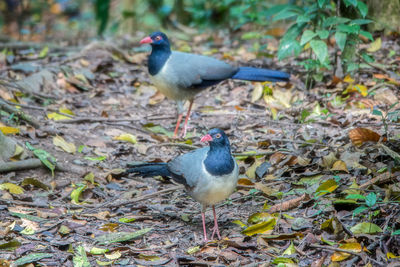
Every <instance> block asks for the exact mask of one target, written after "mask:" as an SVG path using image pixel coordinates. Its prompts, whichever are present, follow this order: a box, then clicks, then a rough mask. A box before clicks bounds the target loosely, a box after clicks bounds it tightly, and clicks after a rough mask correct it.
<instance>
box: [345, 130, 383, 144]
mask: <svg viewBox="0 0 400 267" xmlns="http://www.w3.org/2000/svg"><path fill="white" fill-rule="evenodd" d="M349 137H350V140H351V142H353V144H354V145H355V146H361V145H362V144H363V143H365V142H368V141H373V142H378V141H379V139H380V138H381V136H380V135H379V134H377V133H376V132H374V131H372V130H370V129H367V128H355V129H352V130H350V131H349Z"/></svg>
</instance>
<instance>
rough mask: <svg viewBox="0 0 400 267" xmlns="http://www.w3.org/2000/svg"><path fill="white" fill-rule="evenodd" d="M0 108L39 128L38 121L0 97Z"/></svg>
mask: <svg viewBox="0 0 400 267" xmlns="http://www.w3.org/2000/svg"><path fill="white" fill-rule="evenodd" d="M0 108H1V109H3V110H5V111H7V112H9V113H13V114H15V115H16V116H18V117H19V118H20V119H21V120H24V121H26V122H27V123H29V124H31V125H32V126H33V127H35V128H40V123H39V122H38V121H37V120H36V119H34V118H32V117H31V116H29V115H28V114H25V113H24V112H22V111H21V110H18V109H16V108H14V107H12V106H10V105H8V104H7V103H6V102H4V101H3V100H2V99H0Z"/></svg>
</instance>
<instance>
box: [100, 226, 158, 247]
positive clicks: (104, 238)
mask: <svg viewBox="0 0 400 267" xmlns="http://www.w3.org/2000/svg"><path fill="white" fill-rule="evenodd" d="M151 230H152V229H151V228H145V229H142V230H139V231H136V232H118V233H110V234H106V235H101V236H98V237H96V238H95V240H96V241H97V242H99V244H100V245H108V244H111V243H116V242H125V241H129V240H131V239H134V238H138V237H140V236H142V235H144V234H146V233H148V232H150V231H151Z"/></svg>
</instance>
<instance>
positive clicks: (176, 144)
mask: <svg viewBox="0 0 400 267" xmlns="http://www.w3.org/2000/svg"><path fill="white" fill-rule="evenodd" d="M162 146H177V147H182V148H187V149H197V148H199V147H197V146H192V145H189V144H184V143H162V144H157V145H152V146H149V147H148V148H147V149H150V148H154V147H162Z"/></svg>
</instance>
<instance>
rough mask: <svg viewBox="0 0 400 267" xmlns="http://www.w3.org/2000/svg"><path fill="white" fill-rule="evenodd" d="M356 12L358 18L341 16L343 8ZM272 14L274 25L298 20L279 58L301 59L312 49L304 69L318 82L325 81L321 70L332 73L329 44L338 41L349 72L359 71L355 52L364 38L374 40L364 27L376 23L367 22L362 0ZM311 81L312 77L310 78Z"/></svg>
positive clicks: (307, 4)
mask: <svg viewBox="0 0 400 267" xmlns="http://www.w3.org/2000/svg"><path fill="white" fill-rule="evenodd" d="M341 4H344V5H345V6H346V7H347V8H350V9H353V10H354V14H356V18H350V17H345V16H341V15H340V5H341ZM269 12H270V13H271V14H274V15H273V21H279V20H287V19H292V20H294V23H293V25H292V26H291V27H290V28H289V29H288V30H287V32H286V33H285V35H284V36H283V37H282V39H281V42H280V45H279V49H278V58H279V59H283V58H285V57H288V56H291V55H294V56H298V55H299V54H300V53H301V52H302V51H303V50H307V49H309V51H310V54H309V57H308V58H307V59H305V60H303V61H302V62H301V65H303V66H304V67H305V69H306V70H307V71H308V72H309V74H310V75H311V76H312V78H313V79H314V80H317V81H320V80H321V79H322V73H321V72H320V70H321V69H332V64H331V60H330V58H329V54H328V45H327V41H328V40H329V38H330V37H334V38H335V41H336V45H337V47H338V48H339V49H340V50H341V51H342V63H343V65H344V67H345V70H346V71H352V70H354V69H356V68H357V67H358V64H356V62H355V58H354V55H355V48H356V46H357V44H358V43H359V42H360V39H359V38H358V36H359V35H362V36H364V37H366V38H368V39H370V40H373V37H372V35H371V33H369V32H368V31H364V30H362V25H365V24H368V23H370V22H372V21H371V20H369V19H365V17H366V15H367V13H368V7H367V6H366V4H365V3H364V2H362V1H358V0H338V1H337V2H336V3H335V2H333V1H329V0H318V1H312V0H305V1H303V2H302V3H301V5H295V4H287V5H278V6H274V7H272V8H271V9H270V10H269ZM309 77H310V76H309Z"/></svg>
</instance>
